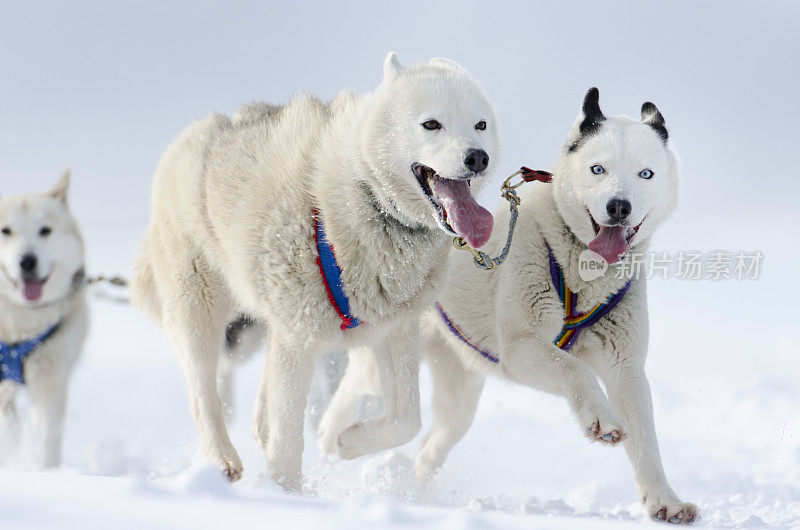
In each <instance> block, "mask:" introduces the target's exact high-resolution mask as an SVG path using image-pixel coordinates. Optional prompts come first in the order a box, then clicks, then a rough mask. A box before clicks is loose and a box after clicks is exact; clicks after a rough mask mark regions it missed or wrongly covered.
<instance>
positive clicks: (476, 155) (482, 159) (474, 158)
mask: <svg viewBox="0 0 800 530" xmlns="http://www.w3.org/2000/svg"><path fill="white" fill-rule="evenodd" d="M464 165H465V166H467V169H469V170H470V171H472V172H473V173H480V172H481V171H483V170H484V169H486V168H487V167H488V166H489V155H488V154H487V153H486V151H484V150H483V149H470V150H469V151H467V156H465V157H464Z"/></svg>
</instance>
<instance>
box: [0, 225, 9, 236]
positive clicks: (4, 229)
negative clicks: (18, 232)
mask: <svg viewBox="0 0 800 530" xmlns="http://www.w3.org/2000/svg"><path fill="white" fill-rule="evenodd" d="M0 232H2V234H3V235H4V236H10V235H11V229H10V228H9V227H7V226H4V227H3V228H2V229H0Z"/></svg>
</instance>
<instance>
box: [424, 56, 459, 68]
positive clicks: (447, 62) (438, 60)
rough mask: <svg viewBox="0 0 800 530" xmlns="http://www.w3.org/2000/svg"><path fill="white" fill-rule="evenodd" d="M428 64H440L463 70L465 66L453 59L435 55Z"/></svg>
mask: <svg viewBox="0 0 800 530" xmlns="http://www.w3.org/2000/svg"><path fill="white" fill-rule="evenodd" d="M428 64H429V65H431V66H438V67H440V68H447V69H449V70H455V71H461V70H463V68H462V67H461V65H460V64H458V63H457V62H455V61H451V60H450V59H445V58H444V57H434V58H433V59H431V60H430V61H428Z"/></svg>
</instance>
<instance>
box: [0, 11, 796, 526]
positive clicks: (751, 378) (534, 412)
mask: <svg viewBox="0 0 800 530" xmlns="http://www.w3.org/2000/svg"><path fill="white" fill-rule="evenodd" d="M288 6H292V7H288ZM670 6H672V7H669V8H668V7H667V6H665V5H664V4H663V3H656V2H644V1H636V2H616V3H614V4H613V5H605V3H604V4H603V6H602V7H600V4H598V3H585V4H575V3H572V2H559V3H555V2H553V3H550V4H545V3H535V2H525V3H520V4H518V5H514V4H511V3H498V5H497V6H494V7H491V6H489V5H488V4H486V3H474V4H472V5H470V6H465V5H464V4H462V3H458V2H441V3H439V2H436V3H431V2H416V3H415V2H413V1H409V2H404V3H403V7H402V8H400V7H388V6H374V7H372V8H370V9H367V8H365V7H363V6H362V5H360V4H356V3H349V2H337V3H335V5H334V4H332V3H327V4H325V5H323V4H322V3H319V4H316V5H315V4H313V3H309V4H308V5H305V4H304V7H301V6H299V5H297V6H295V5H293V4H289V3H287V4H286V5H273V3H264V4H255V3H252V4H234V3H226V4H225V5H224V7H222V4H219V5H213V4H209V3H207V2H192V3H191V4H188V3H187V4H181V3H179V2H165V3H157V4H156V3H153V4H147V3H143V2H133V3H124V2H120V3H113V4H112V3H105V2H96V3H92V2H88V3H87V2H84V3H80V2H76V3H69V4H64V5H63V6H55V5H52V6H45V5H42V4H38V3H19V4H18V5H13V6H12V5H11V4H10V3H7V2H2V1H0V194H3V195H5V194H7V193H8V194H11V193H23V192H29V191H35V190H39V189H44V188H45V187H48V186H50V185H51V184H52V183H53V182H54V181H55V179H56V177H57V175H59V174H60V172H61V171H62V170H63V168H64V167H67V166H71V167H72V169H73V177H74V181H73V184H74V185H73V190H72V199H71V202H72V205H73V207H74V208H75V210H76V212H77V217H78V218H79V220H80V222H81V225H82V227H83V229H84V232H85V235H86V242H87V247H88V248H87V250H88V257H87V268H88V271H89V273H90V274H95V273H101V272H102V273H106V274H116V273H122V274H126V275H127V274H128V269H129V267H130V265H131V263H132V259H133V249H134V246H135V244H136V241H137V240H138V238H139V236H140V234H141V233H142V231H143V230H144V228H145V226H146V223H147V220H148V215H149V210H148V204H149V194H148V191H149V182H150V178H151V176H152V173H153V170H154V168H155V165H156V163H157V161H158V158H159V156H160V154H161V152H162V151H163V149H164V148H165V147H166V145H167V144H168V143H169V141H170V140H171V138H173V137H174V136H175V135H177V133H178V132H179V131H180V130H181V129H182V128H183V127H184V126H185V125H186V124H187V123H189V122H190V121H191V120H193V119H198V118H201V117H203V116H204V115H205V114H206V113H208V112H209V111H211V110H219V111H224V112H228V113H230V112H232V111H233V110H234V109H235V108H236V106H237V105H238V104H240V103H242V102H246V101H249V100H253V99H266V100H269V101H277V102H280V101H285V100H286V99H287V98H288V97H289V95H290V94H291V93H293V92H298V91H303V90H307V91H310V92H313V93H317V94H320V95H322V96H323V97H330V96H331V95H332V94H334V93H335V91H336V90H338V89H340V88H343V87H350V88H353V89H355V90H357V91H359V92H363V91H366V90H369V89H370V88H371V87H372V86H374V85H375V84H376V83H377V81H378V79H379V76H380V62H381V60H382V58H383V56H384V54H385V53H386V52H387V51H389V50H393V49H396V50H398V51H399V52H400V59H401V60H402V61H405V62H414V61H421V60H427V59H428V58H429V57H431V56H435V55H442V56H447V57H451V58H453V59H455V60H457V61H459V62H460V63H462V64H463V65H464V66H466V67H467V68H468V69H469V70H471V71H472V72H473V73H474V74H475V75H476V76H477V77H478V78H479V79H480V80H481V82H482V84H483V86H484V87H485V88H486V91H487V92H488V94H489V95H490V97H491V98H492V99H493V100H494V101H495V102H496V106H497V112H498V116H499V117H500V119H501V140H502V141H503V145H504V152H503V160H502V163H501V168H502V169H501V170H500V171H499V174H498V175H497V178H496V184H497V185H499V182H500V180H501V177H502V176H503V175H504V174H507V173H509V172H511V171H512V170H513V169H515V168H516V167H517V166H519V165H521V164H526V165H530V166H534V167H542V168H547V167H548V166H549V165H550V164H552V162H553V161H554V159H555V155H556V153H557V150H558V149H559V147H560V145H561V142H562V141H563V138H564V135H565V133H566V131H567V130H568V128H569V126H570V125H571V124H572V121H573V120H574V118H575V115H576V114H577V111H578V106H579V102H580V98H581V97H582V95H583V94H584V93H585V91H586V89H587V88H588V87H589V86H592V85H596V86H598V87H599V88H600V92H601V105H602V106H603V109H604V111H606V113H607V114H609V115H613V114H619V113H627V114H628V115H635V113H636V112H638V109H639V106H640V105H641V103H642V102H643V101H644V100H646V99H650V100H652V101H654V102H655V103H656V104H657V105H658V106H659V108H660V109H661V111H662V112H663V113H664V115H665V117H666V120H667V126H668V127H669V129H670V134H671V141H672V142H674V145H675V147H676V149H677V151H678V153H679V155H680V158H681V168H682V189H681V194H682V197H681V204H680V206H679V209H678V211H677V212H676V214H675V215H674V216H673V218H672V219H670V220H669V221H668V222H667V223H666V224H665V226H664V228H663V230H662V231H661V232H660V233H659V234H658V235H657V237H656V238H655V240H654V244H653V249H654V250H658V251H661V250H665V251H669V252H679V251H682V250H690V251H695V250H697V251H714V250H718V249H726V250H731V251H734V252H737V251H740V250H744V251H756V250H758V251H761V252H762V253H763V255H764V262H763V264H762V265H763V268H762V271H761V275H760V278H759V279H758V280H757V281H751V280H748V281H736V280H720V281H712V280H700V281H684V280H678V279H675V278H671V279H667V280H661V279H652V280H650V282H649V298H650V306H651V313H650V320H651V348H650V353H649V358H648V364H647V371H648V375H649V378H650V382H651V385H652V388H653V399H654V402H655V413H656V427H657V431H658V435H659V439H660V443H661V452H662V457H663V460H664V466H665V469H666V472H667V476H668V478H669V479H670V482H671V484H672V486H673V487H674V489H675V490H676V492H677V493H678V494H679V495H680V496H681V497H682V498H683V499H684V500H687V501H692V502H695V503H696V504H697V505H698V507H699V509H700V513H701V516H702V519H700V520H699V521H698V522H697V523H696V525H697V526H699V527H704V528H762V527H763V528H767V527H772V528H782V529H790V528H800V348H799V347H798V344H800V331H799V330H798V327H797V323H796V315H797V313H798V310H797V301H798V300H800V296H798V295H800V292H798V289H797V270H798V264H800V248H798V246H797V241H798V237H797V235H796V230H797V227H798V226H800V215H798V211H797V206H796V204H797V197H798V195H800V180H798V179H797V177H796V174H797V162H796V158H797V157H796V152H797V141H798V139H799V138H798V132H797V123H800V107H798V106H797V87H798V86H799V85H800V74H798V72H797V68H796V67H797V58H798V57H800V37H798V32H797V28H798V27H800V7H798V5H797V4H796V3H794V2H789V1H775V2H770V3H758V4H755V3H746V2H728V3H726V4H725V6H724V8H723V7H720V6H718V5H717V4H714V3H711V2H675V3H670ZM304 10H305V11H304ZM376 21H379V22H376ZM497 185H495V184H492V185H489V186H487V193H486V194H485V197H484V202H485V203H486V204H490V205H497V204H499V201H498V199H497V198H496V197H495V195H496V193H495V191H493V190H496V189H497ZM92 310H93V317H92V330H91V335H90V338H89V340H88V343H87V345H86V349H85V352H84V356H83V358H82V361H81V363H80V365H79V367H78V368H77V370H76V372H75V376H74V378H73V380H72V384H71V392H70V398H69V403H68V419H67V426H66V433H65V441H64V463H63V465H62V466H61V467H60V468H58V469H55V470H52V471H47V472H40V471H34V470H32V469H31V466H30V462H29V461H28V459H27V456H26V454H25V450H24V448H23V449H22V450H20V449H19V448H8V447H5V448H2V449H0V463H1V464H2V468H1V469H0V514H2V515H0V528H2V529H4V530H5V529H13V530H16V529H28V528H35V529H40V528H69V529H71V528H76V529H78V528H80V529H85V528H115V529H116V528H125V529H127V528H130V529H137V530H138V529H150V528H153V529H156V528H170V529H173V528H186V529H204V528H223V527H224V528H235V527H242V528H262V527H264V528H267V527H276V528H285V527H289V526H290V525H291V527H292V528H296V529H298V530H299V529H304V528H343V527H346V528H370V529H375V528H405V527H415V528H416V527H419V528H469V529H472V528H475V529H493V528H503V529H505V528H535V529H539V528H548V529H549V528H553V529H562V528H563V529H584V528H586V529H595V528H597V529H606V528H608V529H611V528H628V527H635V526H640V525H641V524H642V523H645V524H648V525H649V524H654V523H650V522H649V521H648V520H647V518H646V517H645V514H644V512H643V510H642V508H641V506H640V505H639V503H638V500H637V499H636V490H635V487H634V484H633V478H632V473H631V470H630V467H629V464H628V462H627V458H626V457H625V454H624V450H623V449H622V448H621V447H617V448H609V447H602V446H600V445H598V444H590V443H589V442H588V441H587V440H586V439H585V438H584V437H583V435H582V434H581V433H580V432H579V428H578V425H577V422H576V421H575V420H574V419H573V418H572V415H571V413H570V411H569V410H568V407H567V405H566V403H565V402H563V401H562V400H559V399H556V398H553V397H551V396H547V395H544V394H541V393H536V392H533V391H531V390H528V389H525V388H522V387H518V386H514V385H511V384H509V383H505V382H502V381H498V380H491V381H489V383H488V384H487V386H486V390H485V391H484V395H483V399H482V401H481V404H480V408H479V410H478V414H477V417H476V420H475V424H474V425H473V427H472V429H471V430H470V431H469V432H468V434H467V435H466V437H465V438H464V439H463V440H462V442H461V443H459V444H458V445H457V446H456V448H455V449H454V450H453V452H452V453H451V455H450V458H449V460H448V461H447V463H446V465H445V467H444V468H443V470H442V472H441V474H440V475H439V476H438V478H437V479H436V480H435V481H434V482H433V483H432V484H429V485H428V486H427V487H425V488H421V487H420V486H419V485H418V484H417V483H416V480H415V479H414V478H413V473H412V471H411V467H410V459H412V458H413V455H414V453H415V451H416V449H417V448H418V446H419V443H420V437H418V438H417V439H416V440H414V441H412V442H411V443H409V444H408V445H407V446H404V447H401V448H399V449H397V450H396V451H392V452H387V453H382V454H378V455H374V456H371V457H364V458H362V459H359V460H356V461H352V462H336V461H333V462H329V461H325V460H323V459H322V458H321V457H320V455H319V452H318V450H317V448H316V437H315V436H314V434H313V429H311V428H310V427H307V429H306V433H307V436H306V451H305V454H304V471H305V476H306V479H307V484H306V486H307V491H306V493H304V494H303V495H287V494H285V493H283V492H282V491H281V490H280V489H279V488H278V487H277V486H275V485H274V484H272V483H271V482H270V481H269V480H267V479H265V478H264V476H263V475H262V472H263V470H264V469H265V461H264V458H263V456H262V455H261V453H260V450H259V449H258V448H257V446H256V444H255V442H254V441H253V437H252V434H251V428H250V416H251V413H252V404H253V401H254V396H255V389H256V385H257V380H258V376H259V374H260V368H261V362H262V358H261V357H260V356H259V357H258V358H254V359H252V360H251V361H250V362H249V363H247V364H245V365H243V366H242V367H241V368H240V370H239V372H238V386H237V389H236V400H237V411H238V413H237V416H236V418H235V420H234V422H233V425H232V428H231V437H232V439H233V441H234V444H235V445H236V446H237V448H238V450H239V452H240V455H241V456H242V458H243V460H244V465H245V474H244V477H243V479H242V480H241V481H240V482H239V483H236V484H234V485H232V486H231V485H228V484H227V483H225V482H224V481H223V480H222V479H221V477H220V476H219V475H218V474H217V472H216V471H215V470H211V469H208V468H203V467H201V466H198V464H197V461H196V458H195V456H196V442H197V439H196V434H195V431H194V426H193V423H192V420H191V417H190V414H189V407H188V403H187V399H186V391H185V386H184V381H183V376H182V374H181V372H180V370H179V366H178V363H177V361H176V359H175V358H174V356H173V355H172V354H171V353H170V352H169V349H168V347H167V344H166V341H165V339H164V336H163V335H162V334H161V332H160V331H159V330H157V329H156V328H154V327H153V326H152V325H151V324H150V322H148V321H147V320H146V319H145V318H144V317H143V316H141V315H140V314H139V313H137V312H136V311H135V310H133V309H132V308H130V307H128V306H125V305H121V304H117V303H114V302H113V301H109V300H108V299H104V298H99V297H92ZM430 390H431V389H430V380H429V378H428V374H427V372H426V371H425V369H424V368H423V372H422V392H423V432H424V430H425V429H426V428H427V425H428V424H429V421H430V415H429V401H430ZM316 413H318V411H317V410H314V411H311V414H310V417H312V418H313V416H314V415H315V414H316Z"/></svg>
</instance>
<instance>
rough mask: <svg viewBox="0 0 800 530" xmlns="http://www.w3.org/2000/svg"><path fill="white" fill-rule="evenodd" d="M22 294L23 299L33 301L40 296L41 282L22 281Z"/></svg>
mask: <svg viewBox="0 0 800 530" xmlns="http://www.w3.org/2000/svg"><path fill="white" fill-rule="evenodd" d="M22 294H23V295H24V296H25V300H27V301H29V302H35V301H36V300H38V299H39V298H41V297H42V284H41V282H24V283H23V285H22Z"/></svg>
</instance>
